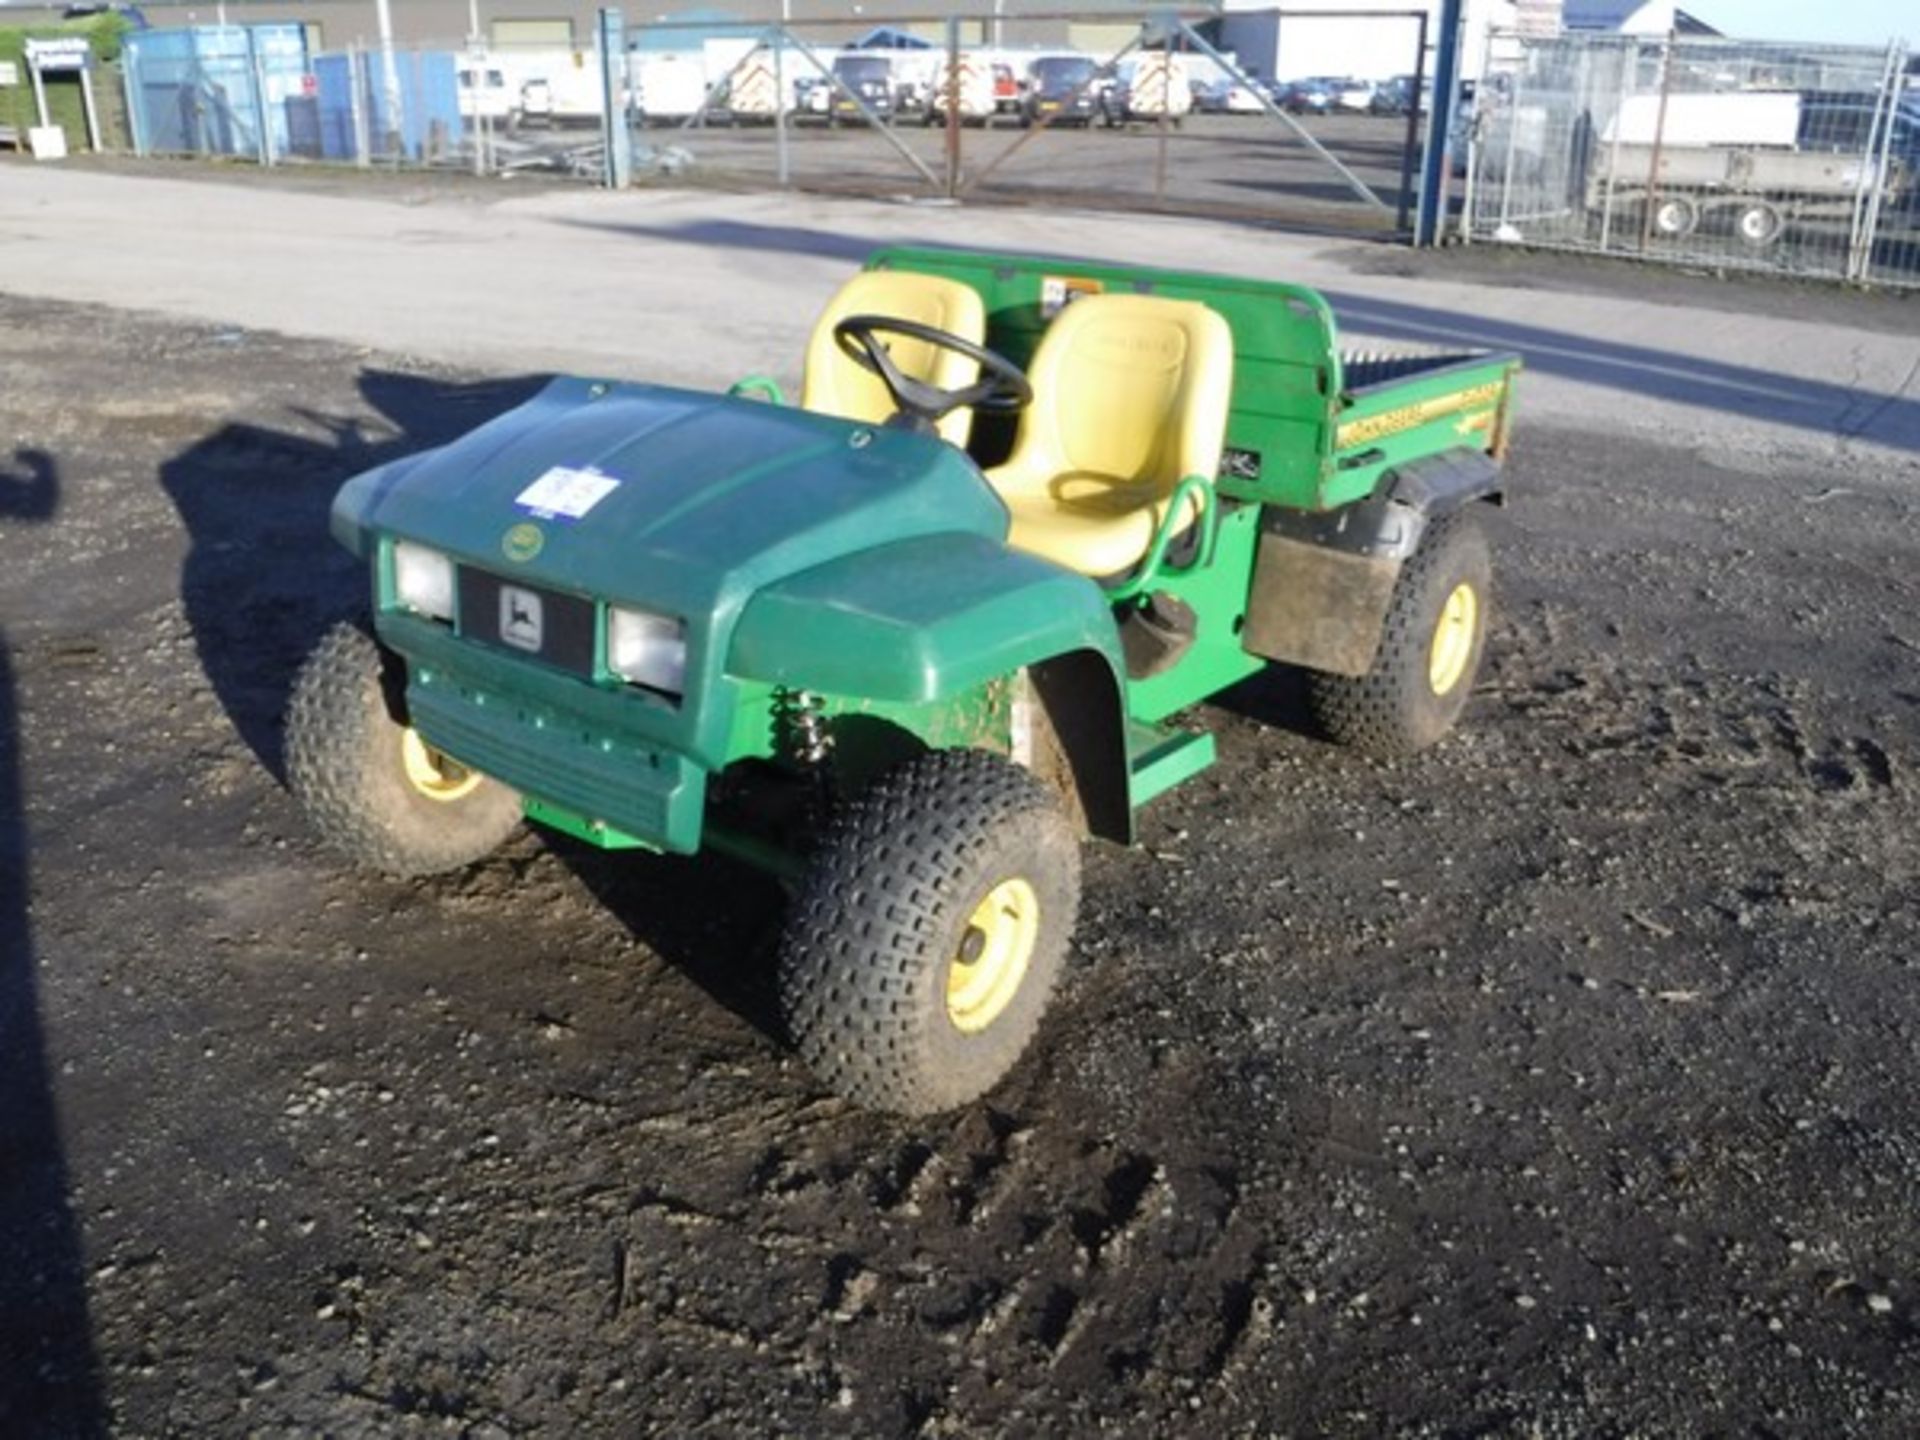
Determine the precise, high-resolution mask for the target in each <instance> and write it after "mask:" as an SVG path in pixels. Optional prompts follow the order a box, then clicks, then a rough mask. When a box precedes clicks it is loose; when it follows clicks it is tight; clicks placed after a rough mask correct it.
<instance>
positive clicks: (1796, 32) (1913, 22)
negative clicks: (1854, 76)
mask: <svg viewBox="0 0 1920 1440" xmlns="http://www.w3.org/2000/svg"><path fill="white" fill-rule="evenodd" d="M1680 8H1681V9H1682V10H1685V11H1687V12H1688V13H1689V14H1692V15H1694V16H1696V17H1698V18H1699V19H1701V20H1704V21H1706V22H1707V24H1709V25H1711V26H1713V27H1714V28H1715V29H1716V30H1722V31H1725V32H1726V33H1727V34H1729V35H1733V36H1737V37H1738V38H1739V39H1742V40H1827V41H1831V42H1833V43H1834V44H1837V45H1862V44H1865V45H1880V44H1884V43H1885V42H1886V41H1887V40H1889V39H1901V40H1905V41H1906V42H1907V44H1908V45H1909V46H1920V0H1680Z"/></svg>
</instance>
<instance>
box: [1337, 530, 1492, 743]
mask: <svg viewBox="0 0 1920 1440" xmlns="http://www.w3.org/2000/svg"><path fill="white" fill-rule="evenodd" d="M1492 606H1493V557H1492V553H1491V552H1490V550H1489V549H1488V546H1487V536H1486V532H1485V531H1484V530H1482V529H1481V528H1480V522H1479V520H1478V519H1477V518H1475V517H1474V516H1473V515H1472V514H1471V513H1469V512H1468V511H1465V510H1459V511H1455V512H1454V513H1453V514H1451V515H1445V516H1442V517H1441V518H1440V519H1438V520H1435V521H1434V522H1433V523H1432V524H1431V525H1429V526H1428V527H1427V532H1426V534H1425V535H1423V536H1422V537H1421V539H1420V546H1419V548H1418V549H1417V550H1415V551H1414V552H1413V556H1412V558H1411V559H1409V560H1408V561H1407V562H1406V564H1405V565H1404V566H1403V567H1402V568H1401V571H1400V576H1399V579H1398V580H1397V581H1396V582H1395V584H1394V587H1393V599H1392V600H1391V601H1390V602H1389V604H1388V606H1387V618H1386V624H1385V626H1384V627H1383V629H1382V631H1381V636H1380V650H1379V653H1378V654H1377V655H1375V657H1374V661H1373V668H1372V669H1371V670H1369V671H1368V672H1367V673H1366V674H1365V675H1360V676H1348V675H1328V674H1326V673H1324V672H1322V671H1310V672H1308V676H1307V703H1308V707H1309V708H1310V710H1311V711H1312V714H1313V718H1314V720H1315V722H1316V723H1317V724H1318V725H1319V726H1320V728H1321V730H1322V731H1324V732H1325V733H1326V735H1327V737H1328V738H1329V739H1331V740H1333V741H1335V742H1336V743H1338V744H1341V745H1346V746H1349V747H1351V748H1353V749H1355V750H1360V751H1364V752H1365V753H1367V754H1369V755H1379V756H1383V757H1388V756H1395V755H1411V754H1413V753H1414V752H1416V751H1419V750H1424V749H1426V748H1427V747H1428V746H1429V745H1432V744H1434V743H1435V742H1436V741H1438V740H1440V739H1441V738H1442V737H1443V736H1445V735H1446V734H1447V732H1448V731H1450V730H1451V729H1453V727H1454V725H1455V724H1456V723H1457V722H1458V721H1459V719H1460V712H1461V711H1462V710H1464V709H1465V708H1466V705H1467V697H1468V696H1469V695H1471V694H1472V693H1473V682H1474V678H1475V676H1477V675H1478V674H1479V672H1480V661H1481V659H1482V657H1483V656H1484V654H1485V651H1486V642H1487V619H1488V616H1489V615H1490V613H1491V611H1492Z"/></svg>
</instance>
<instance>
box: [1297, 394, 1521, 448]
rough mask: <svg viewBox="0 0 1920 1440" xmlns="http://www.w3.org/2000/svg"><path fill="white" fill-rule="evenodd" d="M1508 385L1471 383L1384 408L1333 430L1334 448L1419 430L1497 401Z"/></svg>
mask: <svg viewBox="0 0 1920 1440" xmlns="http://www.w3.org/2000/svg"><path fill="white" fill-rule="evenodd" d="M1503 388H1504V387H1503V386H1502V384H1501V382H1499V381H1497V380H1495V381H1491V382H1489V383H1488V384H1485V385H1473V386H1469V387H1468V388H1467V389H1465V390H1456V391H1454V393H1453V394H1451V395H1436V396H1434V397H1433V399H1431V400H1421V401H1418V402H1416V403H1414V404H1412V405H1402V406H1400V407H1399V408H1398V409H1397V410H1383V411H1382V412H1381V413H1380V414H1378V415H1369V416H1367V417H1366V418H1365V419H1364V420H1349V421H1348V422H1347V423H1346V424H1345V425H1342V426H1341V427H1340V428H1339V429H1338V430H1336V431H1334V434H1333V448H1334V449H1336V450H1345V449H1347V448H1349V447H1350V446H1354V445H1367V444H1371V443H1372V442H1373V441H1375V440H1384V439H1385V438H1386V437H1387V436H1389V435H1400V434H1404V433H1405V432H1406V431H1408V430H1417V429H1419V428H1420V427H1421V426H1422V425H1427V424H1430V423H1432V422H1433V421H1435V420H1439V419H1443V418H1444V417H1446V416H1448V415H1455V414H1458V413H1459V412H1460V411H1462V410H1471V409H1473V408H1474V407H1475V406H1476V405H1486V404H1489V403H1493V402H1497V401H1498V400H1499V398H1500V392H1501V390H1502V389H1503Z"/></svg>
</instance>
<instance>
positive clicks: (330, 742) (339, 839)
mask: <svg viewBox="0 0 1920 1440" xmlns="http://www.w3.org/2000/svg"><path fill="white" fill-rule="evenodd" d="M398 663H399V662H398V661H396V660H394V659H393V658H392V657H391V656H389V655H388V654H387V653H386V652H385V651H383V650H382V649H381V648H380V645H379V643H378V642H377V641H376V640H375V639H374V638H373V636H372V635H371V634H370V633H368V631H367V629H366V627H365V626H364V625H362V624H358V623H355V622H353V621H342V622H341V623H340V624H338V625H335V626H334V627H333V629H331V630H329V631H328V632H327V633H326V634H325V635H324V636H323V637H321V640H320V643H319V644H318V645H316V646H315V647H314V650H313V653H312V654H311V655H309V656H308V657H307V660H306V663H305V664H304V665H303V666H301V668H300V675H299V678H298V679H297V680H295V681H294V686H293V699H292V702H291V703H290V704H289V705H288V707H287V733H286V747H287V782H288V787H289V788H290V789H291V790H292V791H293V794H294V798H295V799H297V800H298V801H299V802H300V805H301V808H302V809H304V810H305V811H306V812H307V816H308V818H309V819H310V820H311V821H312V823H313V827H314V829H315V830H317V831H319V832H320V836H321V838H322V839H324V840H325V841H326V842H327V843H328V844H329V845H331V846H332V847H333V848H334V849H335V850H338V851H339V852H340V853H341V854H343V855H345V856H346V857H347V858H348V859H349V860H352V861H353V862H354V863H355V864H358V865H364V866H366V867H368V868H369V869H373V870H381V871H384V872H386V873H387V874H389V875H396V876H403V877H405V876H414V875H434V874H438V873H440V872H441V871H445V870H457V869H459V868H460V867H461V866H463V865H469V864H472V863H473V862H474V861H475V860H478V859H480V858H481V857H483V856H485V855H488V854H490V853H491V852H492V851H494V850H495V849H497V848H498V847H499V846H500V844H501V842H503V841H504V840H505V839H506V838H507V837H508V836H509V835H511V834H512V833H513V831H514V830H515V829H516V828H517V827H518V826H519V824H520V797H519V796H518V795H516V794H515V793H514V792H513V791H511V790H509V789H508V788H507V787H506V786H504V785H502V784H500V783H499V782H498V781H495V780H489V779H488V778H487V777H486V776H484V775H481V774H479V773H478V772H476V771H472V770H466V769H463V768H462V767H461V766H460V765H458V764H457V763H455V762H454V761H452V760H450V759H448V758H447V757H446V756H444V755H441V754H440V753H439V752H437V751H436V750H434V749H433V748H432V747H431V746H429V745H428V744H427V743H426V742H425V741H424V740H422V739H421V737H420V733H419V732H418V731H417V730H415V729H414V728H413V727H412V726H410V725H408V724H407V723H406V719H405V714H404V711H403V709H402V708H401V702H400V700H399V690H400V687H399V685H398V683H397V681H398V674H397V671H398Z"/></svg>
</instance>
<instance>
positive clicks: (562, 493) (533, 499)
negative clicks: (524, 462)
mask: <svg viewBox="0 0 1920 1440" xmlns="http://www.w3.org/2000/svg"><path fill="white" fill-rule="evenodd" d="M619 488H620V482H619V481H618V480H616V479H614V478H613V477H612V476H611V475H602V474H601V473H600V472H599V471H598V470H594V469H586V470H574V469H571V468H569V467H568V466H565V465H556V466H554V467H553V468H552V469H551V470H549V471H547V473H546V474H544V475H542V476H541V477H540V478H539V479H538V480H536V481H534V482H533V483H532V484H531V485H529V486H527V488H526V489H524V490H522V491H521V492H520V493H519V494H518V495H516V496H515V497H514V500H513V503H514V504H516V505H518V506H519V507H520V508H521V509H522V510H526V511H530V512H531V513H533V514H535V515H537V516H539V517H540V518H541V519H542V520H553V519H557V518H565V519H568V520H578V519H579V518H580V517H581V516H582V515H585V514H586V513H587V512H588V511H589V510H591V509H593V507H594V506H596V505H598V504H599V503H600V502H601V501H602V500H604V499H606V498H607V496H609V495H611V494H612V493H613V492H614V491H616V490H618V489H619Z"/></svg>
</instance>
